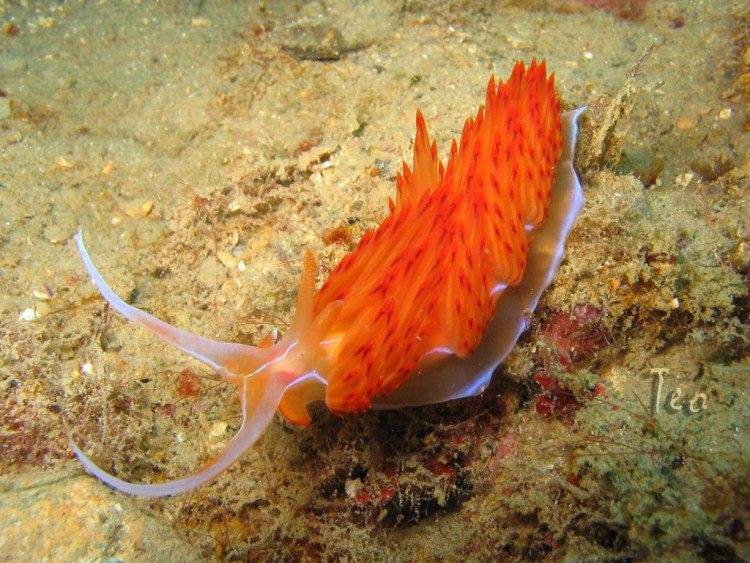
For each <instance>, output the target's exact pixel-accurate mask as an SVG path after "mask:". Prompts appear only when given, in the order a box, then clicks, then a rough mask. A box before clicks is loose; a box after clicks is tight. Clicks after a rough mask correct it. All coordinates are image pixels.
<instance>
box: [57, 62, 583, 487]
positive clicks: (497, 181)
mask: <svg viewBox="0 0 750 563" xmlns="http://www.w3.org/2000/svg"><path fill="white" fill-rule="evenodd" d="M581 111H582V110H576V111H572V112H567V113H562V114H561V111H560V101H559V100H558V98H557V96H556V93H555V87H554V75H551V76H549V77H548V76H547V70H546V65H545V62H544V61H542V63H541V64H537V62H536V60H534V61H532V63H531V65H530V66H529V67H528V68H526V67H525V65H524V64H523V63H522V62H519V63H517V64H516V65H515V68H514V69H513V72H512V74H511V76H510V78H509V79H508V81H507V82H505V83H503V82H502V81H500V82H499V83H498V84H497V86H496V85H495V79H494V77H493V78H491V79H490V81H489V84H488V86H487V96H486V101H485V105H484V107H480V109H479V111H478V113H477V115H476V117H475V118H473V119H468V120H467V121H466V124H465V125H464V128H463V132H462V134H461V140H460V143H459V144H458V145H457V144H456V142H455V140H454V141H453V145H452V147H451V150H450V155H449V157H448V162H447V164H446V165H443V163H442V162H440V160H439V159H438V157H437V144H436V142H435V141H433V142H432V143H431V142H430V138H429V136H428V134H427V129H426V127H425V121H424V118H423V116H422V113H421V112H420V111H417V119H416V122H417V134H416V140H415V143H414V162H413V165H412V168H411V169H410V168H409V167H408V165H407V164H406V163H404V167H403V172H402V173H400V174H399V175H398V177H397V181H396V185H397V195H396V201H395V202H394V201H393V200H390V201H389V207H390V214H389V215H388V216H387V217H386V219H385V220H384V221H383V223H382V224H381V225H380V226H379V227H378V228H377V229H375V230H371V231H368V232H367V233H365V235H364V236H363V237H362V240H360V241H359V243H358V244H357V246H356V248H355V249H354V250H353V251H352V252H351V253H349V254H348V255H346V256H345V257H344V258H343V260H342V261H341V263H339V264H338V266H336V268H334V269H333V271H332V272H331V274H330V275H329V276H328V279H327V280H326V281H325V282H324V283H323V285H322V286H321V287H320V289H319V290H318V291H317V292H316V291H315V260H314V258H313V256H312V254H310V253H309V252H308V253H307V255H306V257H305V264H304V271H303V273H302V279H301V282H300V286H299V293H298V296H297V308H296V311H295V313H294V316H293V319H292V322H291V325H290V326H289V328H288V330H287V331H286V333H285V334H284V335H283V336H282V337H281V338H280V339H279V340H278V341H277V342H272V339H270V338H269V339H266V340H265V341H264V342H263V343H262V344H261V345H260V346H258V347H254V346H246V345H241V344H232V343H225V342H217V341H214V340H209V339H208V338H204V337H201V336H197V335H195V334H192V333H190V332H186V331H184V330H181V329H179V328H176V327H174V326H171V325H169V324H167V323H165V322H163V321H161V320H159V319H157V318H155V317H153V316H152V315H149V314H148V313H145V312H143V311H141V310H139V309H137V308H135V307H132V306H130V305H128V304H127V303H125V301H123V300H122V299H121V298H120V297H118V296H117V295H116V294H115V293H114V291H112V289H110V287H109V286H108V285H107V283H106V282H105V281H104V279H103V278H102V276H101V274H100V273H99V272H98V271H97V269H96V268H95V267H94V264H93V263H92V261H91V258H90V257H89V254H88V252H87V251H86V248H85V246H84V243H83V236H82V234H81V233H79V236H78V249H79V251H80V254H81V257H82V259H83V262H84V264H85V267H86V270H87V271H88V273H89V275H90V276H91V277H92V278H93V280H94V283H95V284H96V287H97V288H98V290H99V291H100V293H101V294H102V296H103V297H104V299H106V300H107V301H108V302H109V304H110V305H111V306H112V307H113V308H114V309H116V310H117V311H118V312H119V313H120V314H122V315H123V316H124V317H125V318H127V319H128V320H130V321H132V322H134V323H136V324H137V325H139V326H141V327H143V328H145V329H147V330H150V331H151V332H153V333H154V334H156V335H157V336H158V337H159V338H161V339H162V340H164V341H165V342H168V343H169V344H172V345H173V346H176V347H177V348H179V349H180V350H182V351H184V352H186V353H187V354H189V355H190V356H193V357H194V358H196V359H198V360H200V361H201V362H203V363H205V364H206V365H208V366H210V367H211V368H213V369H214V370H215V371H216V372H217V373H218V374H219V375H220V376H221V377H223V378H224V379H225V380H226V381H228V382H230V383H233V384H235V385H236V386H237V388H238V393H239V398H240V404H241V407H242V414H243V418H242V424H241V426H240V429H239V431H238V432H237V434H236V435H235V437H234V438H233V439H232V440H231V441H230V442H229V443H228V444H227V446H226V447H225V448H224V449H223V450H222V451H221V452H220V453H219V454H218V455H217V456H216V457H215V458H213V459H212V460H210V461H209V462H208V463H206V464H205V465H203V466H202V467H201V468H199V469H198V470H197V471H195V472H194V473H192V474H190V475H188V476H186V477H183V478H181V479H177V480H174V481H169V482H165V483H158V484H134V483H129V482H126V481H124V480H122V479H119V478H117V477H115V476H114V475H111V474H110V473H108V472H106V471H105V470H103V469H101V468H100V467H99V466H97V465H96V464H95V463H94V462H93V461H92V460H91V459H90V458H89V457H87V456H86V454H85V453H84V452H83V451H82V450H81V449H80V448H79V447H78V446H77V445H76V444H75V443H74V442H73V441H72V440H71V446H72V448H73V450H74V451H75V453H76V454H77V456H78V458H79V459H80V460H81V462H82V463H83V465H84V466H85V467H86V468H87V469H88V470H89V471H90V472H91V473H93V474H94V475H95V476H97V477H98V478H99V479H101V480H102V481H104V482H105V483H106V484H108V485H110V486H112V487H114V488H115V489H119V490H120V491H123V492H125V493H129V494H134V495H148V496H161V495H173V494H176V493H181V492H185V491H188V490H190V489H193V488H194V487H197V486H199V485H201V484H203V483H206V482H207V481H210V480H211V479H214V478H215V477H216V476H217V475H219V474H220V473H221V472H222V471H224V470H225V469H227V468H228V467H229V466H230V465H232V464H233V463H234V462H235V461H237V460H238V459H239V458H240V457H241V456H242V455H243V454H244V452H246V451H247V450H248V449H249V448H250V447H251V446H252V445H253V444H254V443H255V441H256V440H257V439H258V438H259V436H260V435H261V433H262V432H263V431H264V429H265V428H266V426H267V425H268V424H269V423H270V422H271V420H272V419H273V416H274V414H275V412H276V411H277V410H279V411H280V412H281V414H282V415H284V416H285V417H286V418H287V419H289V420H290V421H292V422H294V423H296V424H300V425H307V424H309V423H310V415H309V414H308V411H307V405H308V404H309V403H310V402H312V401H317V400H325V402H326V404H327V405H328V408H329V409H330V410H331V411H333V412H334V413H337V414H342V413H356V412H361V411H364V410H366V409H369V408H397V407H404V406H416V405H423V404H428V403H436V402H441V401H447V400H450V399H456V398H460V397H467V396H470V395H476V394H478V393H481V392H482V391H483V390H484V389H485V387H486V386H487V384H488V383H489V380H490V378H491V376H492V373H493V371H494V370H495V369H496V368H497V366H498V365H499V364H500V363H501V362H502V361H503V359H504V358H505V357H506V356H507V355H508V353H509V352H510V351H511V349H512V348H513V346H514V345H515V343H516V341H517V339H518V337H519V336H520V334H521V332H523V330H524V329H525V327H526V321H525V319H526V316H527V315H528V313H529V311H531V310H533V309H534V307H535V306H536V304H537V302H538V300H539V297H540V295H541V293H542V292H543V291H544V289H545V288H546V287H547V286H548V285H549V284H550V283H551V281H552V278H553V276H554V274H555V271H556V270H557V268H558V266H559V264H560V262H561V260H562V259H563V255H564V253H565V243H566V240H567V237H568V234H569V233H570V230H571V228H572V227H573V222H574V219H575V217H576V215H577V214H578V212H579V211H580V209H581V206H582V203H583V190H582V187H581V184H580V182H579V180H578V177H577V175H576V172H575V170H574V169H573V153H574V149H575V142H576V136H577V125H576V119H577V117H578V114H579V113H580V112H581Z"/></svg>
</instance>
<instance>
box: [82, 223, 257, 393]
mask: <svg viewBox="0 0 750 563" xmlns="http://www.w3.org/2000/svg"><path fill="white" fill-rule="evenodd" d="M78 251H79V253H80V254H81V258H82V259H83V263H84V265H85V267H86V271H87V272H88V273H89V276H91V278H92V279H93V280H94V284H96V288H97V289H98V290H99V293H101V294H102V297H104V299H106V300H107V302H108V303H109V304H110V305H111V306H112V308H113V309H115V310H116V311H117V312H118V313H120V314H121V315H122V316H123V317H125V318H126V319H128V320H129V321H132V322H134V323H135V324H137V325H138V326H140V327H142V328H145V329H146V330H148V331H150V332H152V333H154V334H155V335H156V336H158V337H159V338H161V339H162V340H163V341H164V342H167V343H168V344H171V345H173V346H175V347H176V348H179V349H180V350H182V351H183V352H185V353H186V354H189V355H190V356H192V357H193V358H195V359H196V360H198V361H201V362H203V363H204V364H206V365H207V366H209V367H210V368H212V369H214V370H215V371H216V372H217V373H218V374H219V375H221V376H222V377H224V378H225V379H227V380H228V381H231V382H233V383H236V379H237V376H238V375H241V374H242V373H243V367H246V368H249V366H251V365H253V364H257V363H258V360H259V358H260V357H261V352H260V351H259V350H258V349H257V348H254V347H252V346H245V345H243V344H232V343H228V342H218V341H216V340H211V339H209V338H204V337H202V336H198V335H197V334H193V333H191V332H187V331H185V330H181V329H179V328H177V327H174V326H172V325H170V324H168V323H165V322H164V321H162V320H160V319H157V318H156V317H154V316H153V315H149V314H148V313H146V312H145V311H141V310H140V309H137V308H136V307H133V306H132V305H128V304H127V303H125V301H123V300H122V298H120V297H119V296H118V295H117V294H116V293H115V292H114V291H113V290H112V288H110V287H109V285H107V282H106V281H104V278H103V277H102V275H101V274H100V273H99V271H98V270H97V269H96V266H94V263H93V262H92V261H91V257H90V256H89V253H88V251H87V250H86V246H85V245H84V243H83V233H82V232H81V231H80V230H79V231H78ZM244 373H247V372H244Z"/></svg>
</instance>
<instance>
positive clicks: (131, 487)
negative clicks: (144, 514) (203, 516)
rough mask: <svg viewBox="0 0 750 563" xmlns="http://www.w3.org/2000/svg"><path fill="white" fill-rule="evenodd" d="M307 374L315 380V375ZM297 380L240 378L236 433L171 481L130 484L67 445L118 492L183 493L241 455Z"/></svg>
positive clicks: (273, 376)
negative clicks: (239, 422) (206, 458)
mask: <svg viewBox="0 0 750 563" xmlns="http://www.w3.org/2000/svg"><path fill="white" fill-rule="evenodd" d="M308 377H310V378H313V379H315V378H317V379H319V378H318V377H317V376H316V375H310V376H308ZM299 382H300V380H299V379H296V380H293V381H292V382H291V383H290V381H289V378H284V377H278V374H276V373H263V374H259V375H257V376H254V377H248V378H245V379H243V380H242V381H241V382H240V384H239V387H240V389H239V392H240V403H241V406H242V413H243V420H242V426H241V427H240V429H239V431H238V432H237V434H236V435H235V436H234V438H232V440H231V441H230V442H229V443H228V444H227V445H226V446H225V447H224V449H223V450H222V451H221V452H220V453H219V454H218V455H217V456H216V457H214V458H213V459H212V460H211V461H209V462H208V463H206V464H205V465H203V466H202V467H201V468H200V469H198V470H197V471H195V472H193V473H191V474H190V475H188V476H186V477H183V478H181V479H176V480H174V481H167V482H164V483H156V484H150V485H142V484H137V483H130V482H128V481H125V480H123V479H120V478H119V477H116V476H114V475H112V474H111V473H109V472H107V471H105V470H104V469H102V468H101V467H99V466H98V465H97V464H96V463H95V462H94V461H93V460H92V459H91V458H90V457H88V456H87V455H86V454H85V453H84V452H83V450H81V448H80V447H78V445H77V444H76V443H75V442H74V441H73V438H72V436H71V435H70V434H68V440H69V442H70V447H71V448H72V449H73V451H74V452H75V454H76V456H78V459H79V460H80V461H81V463H82V464H83V465H84V466H85V467H86V469H88V471H89V472H90V473H92V474H93V475H94V476H95V477H97V478H99V479H100V480H101V481H103V482H104V483H106V484H107V485H109V486H110V487H112V488H114V489H117V490H118V491H122V492H123V493H127V494H130V495H141V496H149V497H161V496H169V495H176V494H179V493H184V492H187V491H190V490H192V489H194V488H196V487H198V486H200V485H203V484H205V483H207V482H209V481H211V480H213V479H215V478H216V477H217V476H218V475H219V474H221V473H222V472H223V471H225V470H226V469H227V468H228V467H229V466H231V465H232V464H233V463H235V462H236V461H237V460H239V459H240V458H241V457H242V456H244V455H245V453H246V452H247V451H248V450H249V449H250V448H251V447H252V446H253V445H254V444H255V442H256V441H257V440H258V438H259V437H260V436H261V434H263V432H264V431H265V429H266V427H267V426H268V425H269V423H270V422H271V420H272V419H273V415H274V413H275V412H276V409H277V408H278V406H279V403H280V402H281V398H282V397H283V395H284V393H285V392H286V390H287V388H288V387H290V386H292V385H298V384H299Z"/></svg>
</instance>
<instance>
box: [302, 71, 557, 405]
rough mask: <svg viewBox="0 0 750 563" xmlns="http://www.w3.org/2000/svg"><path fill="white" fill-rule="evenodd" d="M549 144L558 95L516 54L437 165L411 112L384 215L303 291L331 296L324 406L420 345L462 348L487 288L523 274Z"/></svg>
mask: <svg viewBox="0 0 750 563" xmlns="http://www.w3.org/2000/svg"><path fill="white" fill-rule="evenodd" d="M561 147H562V133H561V122H560V102H559V100H558V99H557V97H556V95H555V88H554V78H553V77H549V78H548V77H547V72H546V67H545V64H544V62H542V63H541V64H537V63H536V61H533V62H532V63H531V65H530V66H529V68H528V69H527V68H526V67H525V66H524V64H523V63H521V62H519V63H517V64H516V66H515V68H514V70H513V72H512V74H511V76H510V78H509V80H508V81H507V82H506V83H503V82H500V83H499V85H498V87H497V88H496V87H495V80H494V78H493V79H490V82H489V84H488V87H487V98H486V104H485V107H484V108H480V110H479V112H478V113H477V116H476V118H474V119H469V120H467V122H466V124H465V126H464V129H463V133H462V135H461V142H460V144H459V145H458V146H457V145H456V143H455V141H454V143H453V146H452V148H451V152H450V157H449V159H448V164H447V166H445V167H444V166H443V164H442V163H441V162H439V161H438V158H437V146H436V143H434V142H432V143H430V140H429V137H428V134H427V130H426V127H425V123H424V119H423V117H422V114H421V113H420V112H417V136H416V141H415V146H414V164H413V171H412V170H410V169H409V167H408V166H407V165H406V164H404V171H403V174H401V175H399V178H398V181H397V187H398V195H397V201H396V202H395V203H394V202H390V208H391V214H390V215H389V216H388V217H387V218H386V220H385V221H383V223H382V224H381V225H380V227H379V228H378V229H377V230H375V231H369V232H367V233H366V234H365V236H364V237H363V238H362V240H361V241H360V243H359V244H358V245H357V247H356V248H355V250H354V251H353V252H351V253H350V254H348V255H347V256H346V257H345V258H344V259H343V260H342V261H341V263H340V264H339V265H338V266H337V267H336V268H335V269H334V271H333V272H332V273H331V275H330V276H329V278H328V280H327V281H326V282H325V283H324V284H323V286H322V287H321V289H320V291H319V292H318V293H317V295H316V297H315V304H314V311H315V314H317V313H318V312H320V311H322V310H323V309H324V308H325V307H326V305H328V304H330V303H332V302H334V301H337V300H341V301H343V307H342V309H341V311H340V313H339V315H338V317H337V319H336V321H335V323H334V326H332V327H331V329H330V332H329V335H330V337H331V339H339V338H340V341H339V342H338V344H337V346H336V349H335V351H334V353H333V356H332V357H331V361H330V363H329V364H328V365H329V366H330V368H329V369H330V371H329V372H328V373H326V374H325V375H324V377H325V378H326V380H327V381H328V388H327V390H326V402H327V404H328V406H329V408H330V409H331V410H332V411H334V412H357V411H362V410H365V409H367V408H368V407H370V404H371V399H372V398H373V397H382V396H385V395H387V394H388V393H390V392H392V391H394V390H395V389H397V388H398V387H399V386H400V385H401V384H402V383H403V382H404V380H405V379H406V378H408V377H409V375H410V374H411V373H412V372H413V371H414V370H415V368H417V367H419V368H423V367H425V360H426V358H425V356H427V355H429V353H430V352H431V351H434V350H436V349H440V350H444V351H447V352H450V353H453V354H455V355H456V356H458V357H466V356H468V355H470V354H471V353H472V351H473V350H474V349H475V348H476V347H477V345H478V344H479V342H480V341H481V339H482V336H483V333H484V330H485V327H486V326H487V324H488V323H489V322H490V321H491V320H492V318H493V316H494V315H495V304H496V301H497V298H498V295H499V293H501V292H500V291H498V289H499V288H501V287H503V286H513V285H516V284H517V283H519V282H520V280H521V279H522V277H523V275H524V271H525V268H526V255H527V252H528V249H529V244H530V243H531V236H530V234H529V232H530V231H531V230H532V229H533V228H534V227H536V226H538V225H540V224H541V223H542V222H543V221H544V219H545V218H546V216H547V214H548V206H549V200H550V196H551V189H552V183H553V180H554V177H555V166H556V164H557V162H558V159H559V157H560V153H561ZM437 356H439V355H437ZM321 375H323V374H321Z"/></svg>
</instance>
